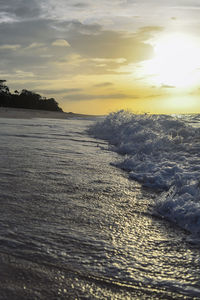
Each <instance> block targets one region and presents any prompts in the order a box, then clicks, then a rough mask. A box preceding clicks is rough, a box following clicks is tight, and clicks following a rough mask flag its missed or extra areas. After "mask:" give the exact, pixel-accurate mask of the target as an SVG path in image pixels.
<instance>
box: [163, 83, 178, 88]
mask: <svg viewBox="0 0 200 300" xmlns="http://www.w3.org/2000/svg"><path fill="white" fill-rule="evenodd" d="M161 88H164V89H174V88H176V87H175V86H174V85H168V84H162V85H161Z"/></svg>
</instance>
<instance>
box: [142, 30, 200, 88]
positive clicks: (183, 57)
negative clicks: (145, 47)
mask: <svg viewBox="0 0 200 300" xmlns="http://www.w3.org/2000/svg"><path fill="white" fill-rule="evenodd" d="M153 46H154V52H155V56H154V58H153V59H152V60H149V61H146V62H144V65H143V67H144V69H143V72H144V74H145V75H148V76H149V78H150V80H151V82H152V83H153V84H156V85H169V86H176V87H178V88H187V87H191V86H195V85H196V84H197V82H198V81H199V78H200V69H199V68H200V43H198V42H197V40H195V39H194V38H192V37H190V36H187V35H183V34H173V35H168V36H165V37H163V38H160V39H158V40H156V41H155V43H154V44H153Z"/></svg>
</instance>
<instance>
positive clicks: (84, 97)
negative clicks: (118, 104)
mask: <svg viewBox="0 0 200 300" xmlns="http://www.w3.org/2000/svg"><path fill="white" fill-rule="evenodd" d="M124 98H133V97H131V96H128V95H126V94H110V95H91V94H70V95H67V96H65V97H64V99H67V100H69V101H85V100H97V99H102V100H104V99H124Z"/></svg>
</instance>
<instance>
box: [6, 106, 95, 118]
mask: <svg viewBox="0 0 200 300" xmlns="http://www.w3.org/2000/svg"><path fill="white" fill-rule="evenodd" d="M73 117H79V118H80V117H83V118H85V117H86V118H87V117H94V118H95V117H96V116H92V115H90V116H89V115H82V114H75V113H71V112H69V113H66V112H60V111H48V110H35V109H25V108H11V107H0V118H12V119H33V118H47V119H69V118H73Z"/></svg>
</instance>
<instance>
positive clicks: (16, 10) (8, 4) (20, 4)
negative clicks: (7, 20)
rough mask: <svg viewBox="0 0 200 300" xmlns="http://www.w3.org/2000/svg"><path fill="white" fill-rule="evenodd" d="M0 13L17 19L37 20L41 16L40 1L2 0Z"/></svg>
mask: <svg viewBox="0 0 200 300" xmlns="http://www.w3.org/2000/svg"><path fill="white" fill-rule="evenodd" d="M0 11H1V12H3V13H5V14H7V15H10V16H12V17H17V18H20V19H21V18H22V19H26V18H34V17H35V18H38V17H39V16H40V15H41V7H40V1H37V0H31V1H27V0H2V1H0Z"/></svg>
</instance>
